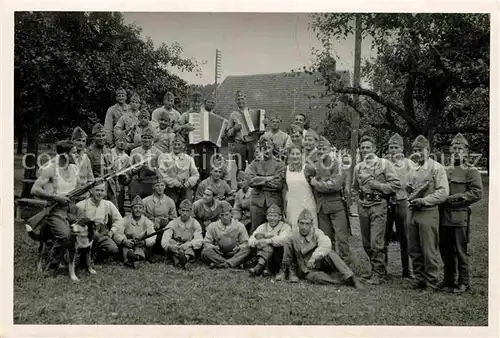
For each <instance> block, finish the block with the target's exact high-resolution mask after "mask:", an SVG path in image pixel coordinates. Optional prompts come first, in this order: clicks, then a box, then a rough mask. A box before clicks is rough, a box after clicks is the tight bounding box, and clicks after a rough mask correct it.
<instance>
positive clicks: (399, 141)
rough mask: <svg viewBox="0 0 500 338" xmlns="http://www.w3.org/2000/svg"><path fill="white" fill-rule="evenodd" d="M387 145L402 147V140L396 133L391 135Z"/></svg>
mask: <svg viewBox="0 0 500 338" xmlns="http://www.w3.org/2000/svg"><path fill="white" fill-rule="evenodd" d="M389 144H397V145H399V146H403V145H404V143H403V138H402V137H401V135H399V134H398V133H396V134H394V135H392V136H391V138H390V139H389Z"/></svg>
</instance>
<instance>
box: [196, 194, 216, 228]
mask: <svg viewBox="0 0 500 338" xmlns="http://www.w3.org/2000/svg"><path fill="white" fill-rule="evenodd" d="M221 212H222V205H221V202H220V201H219V200H217V199H215V200H214V204H213V205H212V206H208V205H206V204H205V203H203V200H197V201H195V202H194V203H193V215H194V218H196V219H197V220H198V222H200V224H201V225H202V226H203V228H206V227H207V225H208V224H210V223H212V222H215V221H216V220H217V219H218V218H219V215H220V214H221Z"/></svg>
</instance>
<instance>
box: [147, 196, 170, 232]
mask: <svg viewBox="0 0 500 338" xmlns="http://www.w3.org/2000/svg"><path fill="white" fill-rule="evenodd" d="M142 203H143V204H144V214H145V215H146V217H148V218H149V219H150V220H151V221H152V222H153V223H155V228H159V227H160V221H161V220H162V219H166V220H167V222H170V221H171V220H173V219H175V218H176V217H177V210H176V209H175V203H174V200H173V199H171V198H170V197H168V196H167V195H165V194H163V195H162V196H161V197H157V196H155V195H151V196H148V197H146V198H145V199H143V200H142Z"/></svg>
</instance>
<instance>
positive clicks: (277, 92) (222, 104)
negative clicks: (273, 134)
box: [215, 71, 350, 130]
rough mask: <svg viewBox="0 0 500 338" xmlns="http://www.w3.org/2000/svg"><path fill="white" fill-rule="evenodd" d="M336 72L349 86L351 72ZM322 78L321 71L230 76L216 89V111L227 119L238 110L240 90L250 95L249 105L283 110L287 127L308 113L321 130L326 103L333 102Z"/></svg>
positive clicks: (278, 111) (311, 122) (340, 105)
mask: <svg viewBox="0 0 500 338" xmlns="http://www.w3.org/2000/svg"><path fill="white" fill-rule="evenodd" d="M337 74H339V76H340V80H341V81H342V83H343V84H344V85H345V86H349V85H350V75H349V72H348V71H337ZM321 81H322V77H321V75H320V74H319V73H313V74H311V75H310V74H306V73H302V72H300V73H299V72H297V73H277V74H258V75H243V76H228V77H227V78H226V79H225V80H224V81H223V82H222V83H221V84H220V86H219V87H218V88H217V105H216V108H215V111H216V112H217V113H218V114H220V115H221V116H224V117H225V118H228V117H229V114H230V113H231V112H232V111H233V110H235V109H236V103H235V101H234V95H235V93H236V91H237V90H241V91H242V92H243V93H245V94H246V95H247V104H248V106H249V107H250V108H254V109H265V110H266V112H269V113H280V114H281V116H282V118H283V122H284V126H283V127H284V128H287V127H288V125H289V123H290V122H291V121H292V120H293V118H294V116H295V114H298V113H305V114H306V115H307V116H308V119H309V121H310V126H311V128H315V129H318V130H321V126H322V125H323V121H324V120H325V117H326V113H327V112H328V110H329V109H328V108H327V106H326V105H327V104H328V103H329V102H330V99H329V98H321V95H322V94H323V93H324V92H325V87H324V86H323V85H322V84H321ZM318 82H319V83H318ZM336 109H343V104H341V103H339V105H337V106H336V107H334V108H332V110H336Z"/></svg>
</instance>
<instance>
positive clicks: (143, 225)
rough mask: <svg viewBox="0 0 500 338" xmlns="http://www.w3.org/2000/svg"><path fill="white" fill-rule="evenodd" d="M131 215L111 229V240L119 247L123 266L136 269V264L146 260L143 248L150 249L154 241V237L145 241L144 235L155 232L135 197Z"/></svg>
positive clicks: (138, 199) (140, 200)
mask: <svg viewBox="0 0 500 338" xmlns="http://www.w3.org/2000/svg"><path fill="white" fill-rule="evenodd" d="M131 207H132V214H131V215H127V216H126V217H125V218H124V219H123V222H122V223H121V224H120V226H119V227H117V228H114V229H111V230H112V231H113V233H114V235H113V239H114V240H115V242H116V244H118V245H120V246H121V248H122V253H123V260H124V262H125V265H128V266H130V267H133V268H136V267H137V262H138V261H142V260H145V259H146V250H145V248H151V247H152V246H153V245H154V244H155V241H156V236H152V237H149V238H147V239H145V240H143V239H142V238H144V237H145V236H146V235H150V234H152V233H154V232H155V229H154V224H153V222H151V221H150V220H149V219H148V218H147V217H146V216H144V205H143V204H142V199H141V198H140V197H139V196H136V197H135V198H134V200H133V201H132V205H131Z"/></svg>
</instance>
